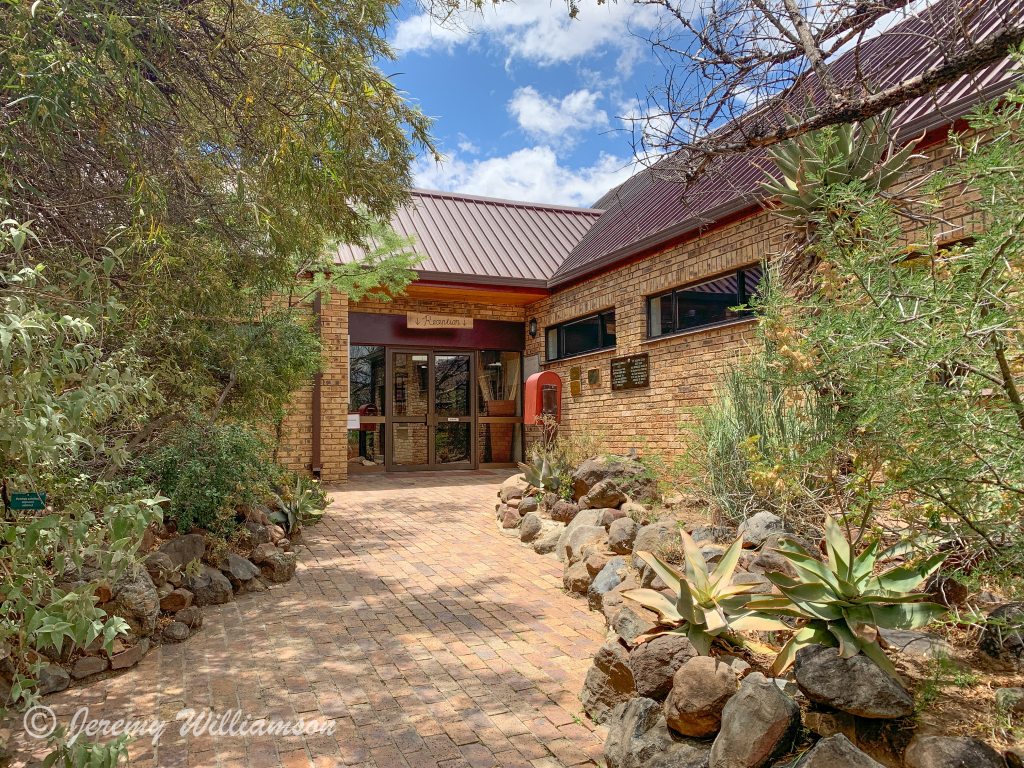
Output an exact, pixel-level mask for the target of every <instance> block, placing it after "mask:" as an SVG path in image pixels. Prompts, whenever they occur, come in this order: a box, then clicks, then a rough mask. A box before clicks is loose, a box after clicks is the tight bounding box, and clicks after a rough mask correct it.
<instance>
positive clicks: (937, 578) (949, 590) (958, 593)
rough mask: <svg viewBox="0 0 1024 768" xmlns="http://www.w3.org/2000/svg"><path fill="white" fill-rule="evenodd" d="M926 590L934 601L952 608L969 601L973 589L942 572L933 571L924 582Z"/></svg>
mask: <svg viewBox="0 0 1024 768" xmlns="http://www.w3.org/2000/svg"><path fill="white" fill-rule="evenodd" d="M924 591H925V592H926V593H927V594H928V595H929V597H930V598H931V599H932V601H933V602H936V603H938V604H939V605H944V606H946V607H947V608H952V607H954V606H957V605H963V604H964V603H966V602H967V598H968V596H969V595H970V594H971V591H970V590H969V589H968V588H967V587H966V586H964V585H963V584H961V583H960V582H959V581H957V580H956V579H954V578H953V577H952V576H946V575H945V574H941V573H933V574H932V575H931V576H929V577H928V581H926V582H925V583H924Z"/></svg>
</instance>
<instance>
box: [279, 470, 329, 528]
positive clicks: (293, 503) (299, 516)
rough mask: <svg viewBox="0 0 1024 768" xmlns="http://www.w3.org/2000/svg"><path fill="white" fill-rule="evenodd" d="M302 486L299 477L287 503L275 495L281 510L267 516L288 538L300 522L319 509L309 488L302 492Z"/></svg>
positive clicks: (314, 495) (315, 497)
mask: <svg viewBox="0 0 1024 768" xmlns="http://www.w3.org/2000/svg"><path fill="white" fill-rule="evenodd" d="M302 485H303V484H302V478H301V477H300V478H299V479H298V482H297V483H296V484H295V492H294V493H293V494H292V497H291V499H289V500H288V501H285V500H284V499H282V498H281V497H280V496H277V495H276V494H275V497H276V498H277V503H278V505H279V506H280V507H281V508H280V509H278V510H275V511H273V512H271V513H270V515H268V517H269V518H270V519H271V520H273V521H274V522H275V523H277V524H278V525H280V526H281V527H282V528H284V532H285V533H287V534H288V535H289V536H290V535H292V534H293V533H295V529H296V528H297V527H298V524H299V523H300V522H302V521H303V520H305V519H306V518H308V517H309V516H310V515H312V514H313V513H314V512H315V511H317V510H318V509H319V506H318V505H317V496H316V494H315V493H314V492H313V491H312V490H310V489H309V488H306V489H305V490H304V489H303V487H302Z"/></svg>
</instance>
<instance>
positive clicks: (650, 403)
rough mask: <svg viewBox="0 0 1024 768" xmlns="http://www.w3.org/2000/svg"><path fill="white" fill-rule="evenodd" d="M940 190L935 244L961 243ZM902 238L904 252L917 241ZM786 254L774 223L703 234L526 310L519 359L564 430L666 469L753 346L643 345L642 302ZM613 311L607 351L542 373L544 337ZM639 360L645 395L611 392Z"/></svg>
mask: <svg viewBox="0 0 1024 768" xmlns="http://www.w3.org/2000/svg"><path fill="white" fill-rule="evenodd" d="M921 154H922V155H925V158H923V159H919V160H915V161H914V163H913V166H912V168H911V170H910V171H909V173H908V175H907V178H908V182H910V181H913V180H914V179H917V178H918V177H919V176H920V175H922V174H923V173H926V172H931V171H936V170H940V169H941V168H943V167H946V166H948V165H949V164H950V163H952V162H955V157H954V156H953V150H952V148H951V147H950V146H949V145H948V144H947V143H945V142H941V143H938V144H933V145H932V146H931V147H928V148H926V149H924V150H922V151H921ZM959 193H960V190H948V193H947V194H946V196H945V199H944V201H943V207H942V210H941V214H942V217H943V218H945V219H946V221H947V222H948V225H942V226H941V228H940V229H941V230H942V234H941V235H939V240H940V241H950V240H955V239H959V238H961V237H964V236H966V235H969V234H971V232H973V231H975V227H977V226H978V224H977V223H976V222H975V223H972V214H971V209H970V206H969V202H970V199H971V195H967V196H964V195H961V194H959ZM915 229H916V231H915V232H914V233H910V231H909V229H908V243H909V242H912V238H913V236H915V235H917V236H919V235H920V234H921V231H920V230H921V228H920V227H916V228H915ZM783 246H784V231H783V229H782V227H781V225H780V220H779V219H778V218H777V217H776V216H774V215H773V214H772V213H770V212H768V211H759V212H756V213H754V214H753V215H751V216H750V217H748V218H745V219H743V220H741V221H737V222H733V223H730V224H727V225H724V226H720V227H717V228H715V229H713V230H710V231H707V232H705V233H703V234H702V235H700V236H699V237H696V238H694V239H692V240H689V241H687V242H683V243H681V244H677V245H674V246H672V247H669V248H666V249H665V250H663V251H661V252H659V253H656V254H654V255H651V256H648V257H646V258H644V259H642V260H640V261H636V262H634V263H631V264H626V265H625V266H622V267H619V268H616V269H612V270H609V271H608V272H605V273H604V274H600V275H597V276H595V277H591V278H589V279H587V280H585V281H584V282H581V283H579V284H576V285H571V286H569V287H567V288H565V289H562V290H559V291H558V292H557V293H555V294H554V295H552V296H551V297H549V298H546V299H543V300H542V301H539V302H537V303H535V304H531V305H529V306H528V307H526V318H527V320H528V319H529V318H532V317H535V318H537V325H538V332H537V336H536V338H534V339H531V338H530V337H529V334H527V338H526V342H527V345H526V346H527V348H526V355H539V356H540V360H541V370H552V371H554V372H556V373H557V374H558V375H559V376H561V378H562V381H563V382H564V387H563V394H562V414H563V429H568V430H585V431H587V432H589V433H591V434H592V435H593V436H594V437H596V438H598V440H599V442H600V444H601V445H602V447H603V448H604V449H605V450H607V451H609V452H614V453H628V452H629V450H630V449H631V448H635V449H636V451H637V453H638V454H640V455H645V454H647V455H651V454H659V455H661V456H662V457H663V458H665V459H666V460H667V461H668V462H669V463H671V462H673V461H674V460H676V459H678V458H680V457H681V456H682V455H683V454H684V452H685V443H684V438H685V426H684V425H685V423H686V421H688V420H689V419H690V418H692V415H691V414H690V413H688V411H690V410H692V409H693V408H695V407H698V406H700V405H702V404H705V403H706V402H707V401H708V400H709V399H710V398H711V397H712V396H713V394H714V390H715V386H716V382H717V381H718V380H719V378H720V376H721V374H722V373H723V371H724V369H725V367H726V366H727V365H729V364H730V362H732V361H735V360H736V359H737V358H738V356H739V355H741V354H743V352H744V351H745V350H747V349H749V348H750V344H751V343H752V342H753V341H754V337H753V333H752V331H753V329H754V324H753V321H750V320H748V321H744V322H740V323H737V324H733V325H728V326H723V327H718V328H711V329H707V330H697V331H691V332H689V333H686V334H683V335H679V336H674V337H670V338H660V339H652V340H648V339H647V317H646V311H647V301H646V300H647V297H648V296H650V295H652V294H656V293H659V292H661V291H664V290H667V289H670V288H675V287H678V286H681V285H685V284H688V283H693V282H697V281H703V280H708V279H713V278H715V277H716V276H719V275H721V274H723V273H728V272H730V271H732V270H735V269H738V268H741V267H744V266H748V265H756V264H758V263H760V262H761V261H763V260H765V259H767V258H771V257H772V256H773V255H775V254H778V253H779V252H780V251H781V249H782V248H783ZM611 307H614V308H615V324H616V347H615V349H614V350H608V351H604V352H598V353H592V354H589V355H582V356H579V357H574V358H570V359H567V360H562V361H557V362H554V363H552V364H545V363H544V362H543V361H544V352H545V349H544V338H545V334H544V329H545V328H546V327H547V326H550V325H553V324H556V323H560V322H563V321H565V320H571V319H573V318H577V317H580V316H583V315H587V314H590V313H593V312H596V311H599V310H603V309H608V308H611ZM642 352H647V353H648V354H649V355H650V383H651V386H650V388H648V389H639V390H632V391H624V392H612V391H611V386H610V382H609V378H610V361H611V359H612V358H613V357H621V356H624V355H631V354H637V353H642ZM573 366H579V367H580V372H581V376H580V379H581V393H580V394H579V395H577V396H575V397H573V396H572V395H571V394H570V392H569V369H570V368H572V367H573ZM592 368H597V369H598V370H599V372H600V384H598V385H597V386H593V387H592V386H590V385H589V384H588V383H587V372H588V370H590V369H592ZM539 436H540V435H539V430H538V429H537V428H534V427H529V428H528V429H527V441H528V445H530V444H533V443H534V442H535V441H537V440H538V439H539Z"/></svg>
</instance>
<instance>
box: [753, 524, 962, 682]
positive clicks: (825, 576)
mask: <svg viewBox="0 0 1024 768" xmlns="http://www.w3.org/2000/svg"><path fill="white" fill-rule="evenodd" d="M899 546H900V545H897V547H899ZM825 547H826V550H827V554H828V562H827V563H826V562H821V561H819V560H817V559H815V558H814V557H812V556H811V555H810V554H809V553H808V552H807V550H805V549H804V548H803V547H801V546H800V545H799V544H797V543H795V542H793V541H790V540H786V539H782V540H781V541H780V542H779V546H778V549H777V550H776V551H777V552H778V553H779V554H780V555H782V556H783V557H784V558H785V559H786V560H787V561H788V562H789V564H790V565H792V566H793V568H794V569H795V570H796V573H797V577H796V578H791V577H789V576H787V575H785V574H783V573H777V572H771V573H767V574H765V575H766V576H767V577H768V579H770V580H771V582H772V583H773V584H775V585H776V586H777V587H778V588H779V590H780V591H781V592H782V597H778V598H773V597H767V598H764V599H758V600H753V601H751V602H750V603H749V604H748V606H747V607H748V608H749V609H751V610H758V611H763V612H765V613H770V614H774V615H777V616H789V617H792V618H796V619H798V620H799V624H798V629H797V631H796V633H795V634H794V635H793V637H792V638H791V639H790V640H789V642H788V643H786V645H785V647H783V649H782V652H781V653H780V654H779V655H778V657H777V658H776V660H775V664H774V666H773V667H772V670H773V672H775V673H776V674H778V673H781V672H782V671H784V670H785V669H786V668H788V667H789V665H790V664H792V663H793V660H794V658H795V657H796V652H797V651H798V650H799V649H800V648H803V647H804V646H807V645H812V644H815V643H817V644H822V645H828V646H832V647H835V646H838V647H839V655H840V656H841V657H842V658H844V659H847V658H851V657H853V656H856V655H857V654H858V653H863V654H864V655H865V656H867V657H869V658H870V659H871V660H872V661H874V662H875V663H876V664H878V666H879V667H881V668H882V669H884V670H885V671H886V672H887V673H888V674H889V675H890V676H891V677H892V678H893V679H895V680H897V681H899V682H901V683H902V681H901V680H900V677H899V675H898V674H897V672H896V668H895V667H894V666H893V665H892V662H891V661H889V658H888V657H887V656H886V655H885V652H884V651H883V650H882V646H881V644H880V643H879V641H878V629H879V627H882V628H886V629H917V628H919V627H923V626H925V625H927V624H930V623H931V622H932V621H934V620H935V619H937V618H938V617H939V616H941V615H942V614H943V613H944V612H945V611H946V609H945V608H944V607H943V606H941V605H937V604H935V603H929V602H921V601H922V599H923V598H924V597H925V596H924V595H920V594H914V595H912V594H909V590H911V589H914V588H915V587H916V586H917V585H918V584H920V583H921V582H922V581H924V580H925V579H927V578H928V577H929V576H930V575H931V574H932V573H934V572H935V571H936V570H937V569H938V567H939V566H940V565H941V564H942V561H943V560H944V559H945V557H946V555H945V554H941V553H940V554H937V555H934V556H932V557H930V558H928V559H926V560H925V561H924V562H922V563H921V564H920V565H918V566H901V567H898V568H890V569H889V570H886V571H884V572H882V573H879V574H875V564H876V562H877V561H878V560H882V559H886V558H887V557H889V556H890V555H891V554H892V553H891V552H890V551H889V550H886V551H883V552H879V551H878V547H879V541H878V540H877V539H876V540H874V541H872V542H871V543H870V544H868V546H867V548H865V549H864V551H863V552H861V553H860V554H859V555H856V556H855V555H854V548H853V545H852V544H851V543H850V542H849V540H848V539H847V538H846V537H845V536H844V535H843V532H842V529H840V527H839V525H838V524H837V523H836V521H835V520H833V519H832V517H831V516H830V515H826V517H825Z"/></svg>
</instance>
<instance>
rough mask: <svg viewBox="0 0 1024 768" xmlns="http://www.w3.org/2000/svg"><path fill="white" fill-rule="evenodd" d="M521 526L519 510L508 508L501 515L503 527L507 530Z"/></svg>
mask: <svg viewBox="0 0 1024 768" xmlns="http://www.w3.org/2000/svg"><path fill="white" fill-rule="evenodd" d="M518 525H519V510H517V509H513V508H512V507H507V508H506V509H505V511H504V512H503V513H502V515H501V527H502V528H505V529H506V530H508V529H510V528H516V527H517V526H518Z"/></svg>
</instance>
